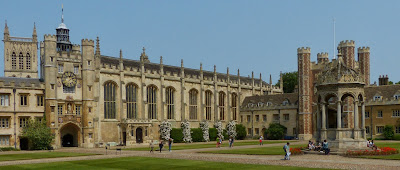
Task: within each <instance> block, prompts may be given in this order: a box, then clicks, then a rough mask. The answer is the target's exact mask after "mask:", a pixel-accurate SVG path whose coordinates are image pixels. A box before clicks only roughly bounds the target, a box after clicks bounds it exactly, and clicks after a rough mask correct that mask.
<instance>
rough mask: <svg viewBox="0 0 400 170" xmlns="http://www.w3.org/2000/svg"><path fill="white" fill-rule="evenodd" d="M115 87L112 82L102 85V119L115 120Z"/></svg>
mask: <svg viewBox="0 0 400 170" xmlns="http://www.w3.org/2000/svg"><path fill="white" fill-rule="evenodd" d="M115 92H116V86H115V84H114V83H112V82H108V83H106V84H105V85H104V119H115V114H116V100H115V99H116V93H115Z"/></svg>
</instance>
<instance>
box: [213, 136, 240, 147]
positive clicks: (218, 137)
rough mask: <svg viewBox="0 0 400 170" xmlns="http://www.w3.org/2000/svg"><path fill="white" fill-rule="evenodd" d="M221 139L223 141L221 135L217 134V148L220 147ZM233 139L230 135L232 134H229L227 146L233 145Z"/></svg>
mask: <svg viewBox="0 0 400 170" xmlns="http://www.w3.org/2000/svg"><path fill="white" fill-rule="evenodd" d="M222 141H223V139H222V137H221V136H217V146H216V147H217V148H220V147H221V145H222ZM234 141H235V138H234V137H232V136H230V137H229V140H228V142H229V147H230V148H232V147H233V142H234Z"/></svg>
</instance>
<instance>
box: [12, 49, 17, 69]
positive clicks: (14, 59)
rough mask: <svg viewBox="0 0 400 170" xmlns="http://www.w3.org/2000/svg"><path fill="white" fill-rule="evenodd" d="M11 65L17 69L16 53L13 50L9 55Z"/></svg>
mask: <svg viewBox="0 0 400 170" xmlns="http://www.w3.org/2000/svg"><path fill="white" fill-rule="evenodd" d="M11 67H12V69H17V55H15V52H13V53H12V56H11Z"/></svg>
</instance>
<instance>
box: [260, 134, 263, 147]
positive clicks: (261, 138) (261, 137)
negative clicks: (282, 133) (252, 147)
mask: <svg viewBox="0 0 400 170" xmlns="http://www.w3.org/2000/svg"><path fill="white" fill-rule="evenodd" d="M263 139H264V137H263V136H262V135H261V136H260V146H261V145H263Z"/></svg>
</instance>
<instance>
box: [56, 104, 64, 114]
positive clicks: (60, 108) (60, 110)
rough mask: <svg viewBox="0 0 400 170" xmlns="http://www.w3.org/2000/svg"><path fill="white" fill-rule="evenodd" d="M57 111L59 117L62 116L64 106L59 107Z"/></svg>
mask: <svg viewBox="0 0 400 170" xmlns="http://www.w3.org/2000/svg"><path fill="white" fill-rule="evenodd" d="M57 111H58V115H62V114H63V105H62V104H59V105H58V107H57Z"/></svg>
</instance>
